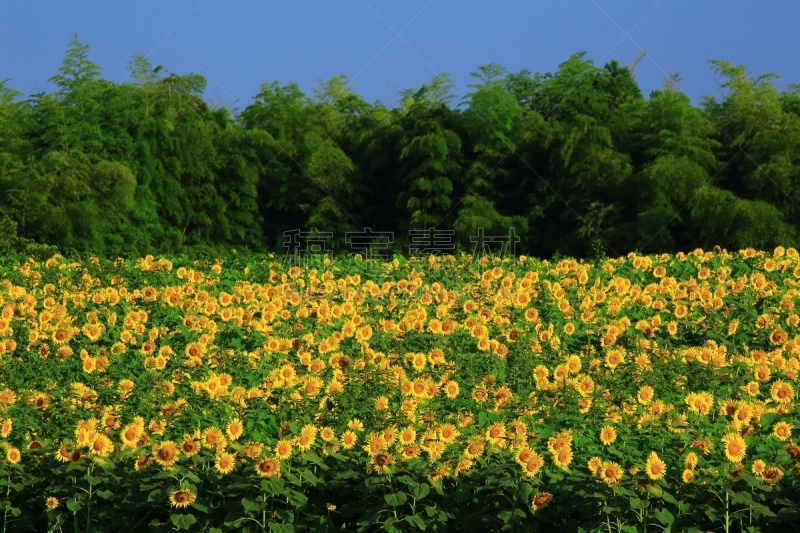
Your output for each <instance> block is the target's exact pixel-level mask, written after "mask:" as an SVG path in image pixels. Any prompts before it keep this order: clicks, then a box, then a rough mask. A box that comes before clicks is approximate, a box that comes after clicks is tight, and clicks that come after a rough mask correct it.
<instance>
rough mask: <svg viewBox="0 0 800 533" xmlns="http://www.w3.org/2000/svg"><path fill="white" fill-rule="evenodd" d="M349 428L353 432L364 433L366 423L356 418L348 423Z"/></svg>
mask: <svg viewBox="0 0 800 533" xmlns="http://www.w3.org/2000/svg"><path fill="white" fill-rule="evenodd" d="M347 427H348V428H349V429H351V430H353V431H364V423H363V422H362V421H361V420H359V419H358V418H354V419H352V420H350V422H348V423H347Z"/></svg>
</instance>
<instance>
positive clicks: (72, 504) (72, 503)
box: [67, 500, 83, 513]
mask: <svg viewBox="0 0 800 533" xmlns="http://www.w3.org/2000/svg"><path fill="white" fill-rule="evenodd" d="M67 509H69V510H70V511H72V512H73V513H77V512H78V511H80V510H81V509H83V504H82V503H81V502H79V501H78V500H69V501H67Z"/></svg>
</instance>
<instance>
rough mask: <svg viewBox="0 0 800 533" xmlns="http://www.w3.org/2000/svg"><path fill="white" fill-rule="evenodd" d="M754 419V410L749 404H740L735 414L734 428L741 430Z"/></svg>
mask: <svg viewBox="0 0 800 533" xmlns="http://www.w3.org/2000/svg"><path fill="white" fill-rule="evenodd" d="M752 418H753V408H752V407H751V406H750V404H748V403H747V402H739V404H738V405H737V406H736V411H735V412H734V413H733V427H734V428H735V429H740V428H742V427H744V426H746V425H748V424H749V423H750V420H751V419H752Z"/></svg>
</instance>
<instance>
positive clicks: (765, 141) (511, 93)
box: [0, 36, 800, 257]
mask: <svg viewBox="0 0 800 533" xmlns="http://www.w3.org/2000/svg"><path fill="white" fill-rule="evenodd" d="M712 68H713V69H714V70H715V72H716V73H718V74H720V75H721V76H722V77H723V78H724V83H723V84H722V89H723V94H722V96H721V97H720V98H718V99H716V98H711V97H707V98H705V99H703V101H702V102H701V104H700V105H698V106H693V105H691V103H690V101H689V98H688V97H687V96H686V95H685V94H683V93H682V92H680V88H679V84H678V82H679V81H680V80H679V77H678V76H672V77H670V78H669V79H667V80H666V81H665V84H664V88H663V89H662V90H658V91H653V92H652V93H651V94H650V95H649V98H648V99H645V98H644V97H643V96H642V94H641V91H640V90H639V87H638V86H637V84H636V82H635V81H634V79H633V77H632V75H631V73H630V71H629V69H627V68H624V67H621V66H620V65H619V64H618V63H617V62H616V61H611V62H609V63H608V64H606V65H603V66H602V67H600V66H596V65H594V64H593V63H592V62H591V61H589V60H587V59H586V58H585V54H583V53H581V54H575V55H573V56H571V57H570V58H569V59H568V60H567V61H565V62H564V63H562V64H561V65H560V66H559V68H558V70H557V71H556V72H553V73H544V74H542V73H536V74H533V75H531V74H530V72H529V71H527V70H521V71H519V72H517V73H509V72H507V71H506V70H505V69H504V68H503V67H501V66H500V65H497V64H494V63H492V64H488V65H483V66H480V67H478V69H477V71H476V72H474V73H473V74H472V75H473V77H474V78H475V82H474V83H473V84H471V85H470V86H469V89H470V90H469V92H468V94H467V95H466V96H465V97H464V98H463V100H462V101H461V103H460V104H459V105H457V106H455V107H453V106H452V102H453V100H454V98H455V95H454V94H453V84H452V81H451V80H450V78H449V77H448V76H447V75H444V74H442V75H438V76H436V77H434V78H433V79H432V81H431V82H429V83H427V84H423V85H422V87H420V88H409V89H405V90H404V91H402V92H401V94H400V96H401V99H400V104H399V106H397V107H394V108H392V109H387V108H386V107H385V106H384V105H383V104H381V103H380V102H375V103H374V104H369V103H367V102H366V101H364V100H363V99H362V98H361V97H360V96H358V95H357V94H356V93H355V92H354V88H353V87H351V84H350V83H349V81H348V79H347V78H346V77H345V76H334V77H332V78H331V79H330V80H328V81H326V82H322V81H321V82H320V85H319V87H318V88H316V89H314V91H313V95H312V96H311V97H309V96H306V95H305V94H304V93H303V92H302V91H301V90H300V89H299V88H298V87H297V85H295V84H288V85H285V86H280V85H279V84H278V83H277V82H272V83H265V84H263V85H262V86H261V89H260V92H259V93H258V95H256V97H255V100H254V102H253V103H252V104H251V105H249V106H247V107H246V108H245V109H244V110H243V111H242V112H241V113H238V112H234V113H232V112H230V111H228V109H226V108H216V109H212V108H210V107H209V106H208V105H207V104H206V102H205V100H204V99H203V93H204V91H205V88H206V80H205V79H204V78H203V77H202V76H199V75H197V74H185V75H178V74H175V73H172V72H168V73H167V72H164V70H163V68H162V67H161V66H156V67H153V65H151V64H150V62H149V61H148V60H147V58H146V57H145V56H144V55H142V54H136V55H135V56H134V57H133V58H132V59H131V61H130V62H129V63H128V69H129V71H130V76H129V79H128V80H126V81H125V82H122V83H112V82H110V81H107V80H104V79H103V78H102V77H101V74H100V68H99V66H97V65H96V64H95V63H93V62H92V61H91V60H90V58H89V46H88V45H86V44H82V43H81V42H80V41H79V40H78V37H77V36H73V38H72V40H71V41H70V43H69V44H68V46H67V50H66V54H65V58H64V61H63V62H62V64H61V66H60V68H59V69H58V72H57V73H56V75H55V76H53V77H52V78H51V79H52V81H53V82H54V83H55V85H56V90H55V91H54V92H52V93H50V94H46V93H40V94H34V95H30V96H28V97H25V96H24V95H22V94H21V93H19V92H17V91H14V90H13V89H11V88H10V85H9V84H8V80H6V81H4V82H0V246H3V247H8V246H11V245H12V244H13V243H15V242H16V243H18V244H19V243H23V244H22V245H24V246H27V244H24V243H29V241H27V240H26V239H33V240H35V241H39V242H41V243H49V244H52V245H55V246H56V247H57V248H59V249H61V250H62V251H68V250H74V251H79V252H85V253H93V254H103V255H108V256H118V255H122V256H141V255H144V254H147V253H169V254H179V253H188V254H198V255H205V256H209V255H215V254H219V253H224V251H225V250H227V249H229V248H240V247H246V248H250V249H252V250H258V251H264V250H275V251H278V252H282V251H283V250H284V248H283V244H284V232H285V231H288V230H296V229H300V230H308V229H310V228H311V227H316V228H317V229H318V230H320V231H324V232H333V234H334V238H333V239H332V240H331V241H329V242H330V244H331V246H332V249H333V250H334V251H335V252H341V251H348V249H347V245H346V243H345V234H346V233H347V232H348V231H360V230H363V229H365V228H370V229H371V230H373V231H392V232H394V234H395V243H394V247H393V248H394V251H396V252H401V253H406V252H407V245H408V233H407V232H408V230H411V229H424V228H430V227H436V228H438V229H454V230H455V231H456V234H457V238H458V240H459V241H460V243H461V245H462V246H463V247H464V248H466V249H467V250H468V251H470V250H471V249H472V247H473V246H474V245H475V244H476V243H475V242H473V240H472V238H473V237H476V236H477V234H478V233H479V232H481V231H482V232H483V234H484V236H485V237H489V236H499V235H503V234H507V233H506V232H507V231H509V230H510V229H511V228H514V230H515V232H516V234H517V235H518V236H519V237H520V238H521V242H520V243H519V245H518V247H517V250H516V251H517V253H526V254H532V255H538V256H543V257H549V256H551V255H553V254H554V253H561V254H565V255H572V256H577V257H584V256H587V255H591V254H593V253H595V250H596V249H598V247H604V248H605V249H606V253H608V254H609V255H615V254H622V253H627V252H629V251H631V250H634V249H639V250H641V251H644V252H647V253H658V252H675V251H677V250H690V249H693V248H696V247H703V248H711V247H713V246H715V245H719V246H722V247H727V248H729V249H730V248H743V247H748V246H752V247H758V248H769V247H773V246H776V245H778V244H781V245H784V246H798V240H800V239H798V232H799V231H800V185H798V184H800V85H796V84H795V85H790V86H789V89H788V90H786V91H783V92H779V91H778V90H777V89H776V88H775V86H774V84H773V79H774V75H771V74H764V75H761V76H758V77H754V76H753V75H751V74H750V73H749V72H747V70H746V69H745V68H744V67H743V66H734V65H732V64H730V63H729V62H726V61H713V62H712ZM18 237H20V238H18ZM494 251H496V250H494ZM42 253H45V252H42Z"/></svg>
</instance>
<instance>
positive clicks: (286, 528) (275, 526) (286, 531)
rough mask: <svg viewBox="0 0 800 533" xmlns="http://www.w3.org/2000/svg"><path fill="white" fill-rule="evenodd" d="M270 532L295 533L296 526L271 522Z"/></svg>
mask: <svg viewBox="0 0 800 533" xmlns="http://www.w3.org/2000/svg"><path fill="white" fill-rule="evenodd" d="M269 530H270V531H272V532H273V533H294V526H293V525H292V524H279V523H277V522H270V523H269Z"/></svg>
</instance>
